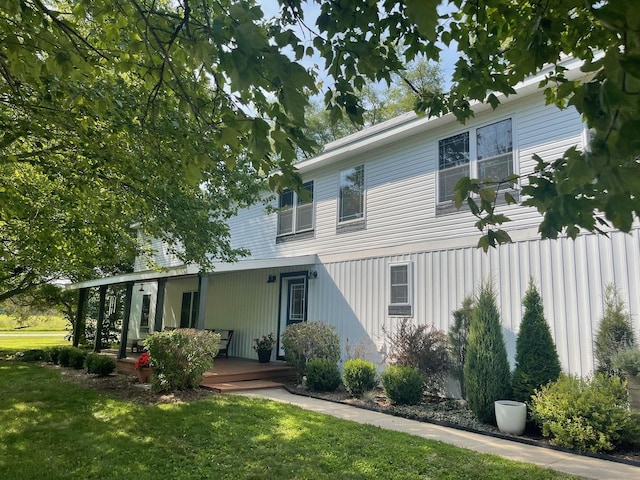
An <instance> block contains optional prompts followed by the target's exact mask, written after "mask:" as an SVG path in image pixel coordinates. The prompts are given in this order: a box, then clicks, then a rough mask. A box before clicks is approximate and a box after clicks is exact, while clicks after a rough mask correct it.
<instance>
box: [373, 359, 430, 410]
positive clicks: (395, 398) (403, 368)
mask: <svg viewBox="0 0 640 480" xmlns="http://www.w3.org/2000/svg"><path fill="white" fill-rule="evenodd" d="M381 379H382V388H384V393H385V394H386V395H387V397H388V398H389V400H391V402H392V403H395V404H397V405H415V404H417V403H420V401H421V400H422V388H423V384H424V379H423V377H422V373H420V370H418V369H417V368H414V367H409V366H407V365H390V366H389V367H388V368H387V369H386V370H385V371H384V372H383V374H382V378H381Z"/></svg>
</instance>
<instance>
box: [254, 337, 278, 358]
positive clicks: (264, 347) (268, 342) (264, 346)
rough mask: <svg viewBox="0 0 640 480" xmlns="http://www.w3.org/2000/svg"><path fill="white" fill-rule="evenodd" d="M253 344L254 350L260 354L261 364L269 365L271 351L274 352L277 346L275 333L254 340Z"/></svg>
mask: <svg viewBox="0 0 640 480" xmlns="http://www.w3.org/2000/svg"><path fill="white" fill-rule="evenodd" d="M253 343H254V345H253V349H254V350H255V351H256V352H257V353H258V361H259V362H260V363H269V361H270V360H271V350H273V346H274V345H275V344H276V339H275V337H274V336H273V333H270V334H269V335H263V336H262V337H260V338H254V339H253Z"/></svg>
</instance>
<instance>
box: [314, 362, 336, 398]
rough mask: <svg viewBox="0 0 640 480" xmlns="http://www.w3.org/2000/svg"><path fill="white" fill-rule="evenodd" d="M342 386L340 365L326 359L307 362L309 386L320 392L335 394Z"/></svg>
mask: <svg viewBox="0 0 640 480" xmlns="http://www.w3.org/2000/svg"><path fill="white" fill-rule="evenodd" d="M339 385H340V370H339V369H338V365H337V364H336V363H335V362H333V361H331V360H329V359H326V358H312V359H311V360H309V361H308V362H307V386H308V387H309V388H310V389H311V390H316V391H318V392H333V391H334V390H335V389H336V388H338V386H339Z"/></svg>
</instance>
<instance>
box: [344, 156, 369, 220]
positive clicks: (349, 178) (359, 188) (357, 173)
mask: <svg viewBox="0 0 640 480" xmlns="http://www.w3.org/2000/svg"><path fill="white" fill-rule="evenodd" d="M362 219H364V165H358V166H357V167H353V168H349V169H347V170H343V171H341V172H340V192H339V195H338V223H342V222H349V221H352V220H362Z"/></svg>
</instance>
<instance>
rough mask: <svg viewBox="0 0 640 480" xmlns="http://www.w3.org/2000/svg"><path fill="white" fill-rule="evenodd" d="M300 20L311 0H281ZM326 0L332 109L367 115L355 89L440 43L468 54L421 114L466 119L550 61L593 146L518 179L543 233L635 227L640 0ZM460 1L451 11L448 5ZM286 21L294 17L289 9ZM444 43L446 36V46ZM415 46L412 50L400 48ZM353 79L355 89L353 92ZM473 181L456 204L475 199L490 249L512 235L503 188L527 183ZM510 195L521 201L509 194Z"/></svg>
mask: <svg viewBox="0 0 640 480" xmlns="http://www.w3.org/2000/svg"><path fill="white" fill-rule="evenodd" d="M280 3H281V5H283V11H284V12H285V13H286V14H288V15H289V17H290V18H292V19H294V20H296V21H297V20H298V19H299V17H300V16H301V15H302V13H301V12H302V10H301V9H300V7H301V5H302V4H303V3H305V2H303V1H302V0H287V1H284V0H281V2H280ZM310 3H317V4H320V15H319V17H318V18H317V21H316V25H315V27H314V29H313V30H312V31H314V32H318V35H317V36H315V37H314V40H313V43H314V47H316V49H317V50H318V51H319V52H320V55H321V56H322V57H323V58H324V59H325V65H324V66H325V68H326V69H327V71H328V72H329V74H330V75H332V76H333V77H334V78H335V79H336V83H335V87H334V88H331V89H329V90H328V91H327V92H326V94H325V100H326V101H327V103H328V104H329V108H330V109H331V112H332V114H335V116H337V117H339V115H340V111H339V110H340V106H341V105H343V106H344V108H345V110H346V112H347V114H348V115H349V117H350V118H354V119H356V120H360V121H361V120H362V115H363V110H362V108H361V106H360V105H359V104H358V102H357V96H356V95H355V93H354V92H355V91H357V89H359V88H362V87H363V86H364V85H366V84H367V83H368V82H369V81H371V80H376V81H386V82H390V81H391V77H392V75H393V73H394V72H395V71H398V70H399V69H401V67H402V65H403V64H406V62H407V61H408V60H412V59H414V58H415V57H416V56H418V55H424V56H425V57H426V58H428V59H429V60H433V61H436V62H437V61H438V59H439V55H440V51H441V47H440V45H442V44H444V45H447V46H454V45H455V46H456V48H457V53H458V55H459V59H458V61H457V62H456V65H455V70H454V72H453V76H452V79H451V80H452V85H453V86H452V88H451V90H450V91H447V92H423V94H422V95H421V98H420V100H419V102H418V103H417V104H416V109H417V111H418V112H424V113H426V114H428V115H439V114H442V113H447V112H453V113H454V114H455V115H456V117H457V118H458V119H459V120H461V121H464V120H466V119H468V118H469V117H470V116H472V103H473V102H474V101H478V102H483V103H488V104H490V105H491V106H492V107H494V108H495V107H497V106H498V105H499V103H500V98H499V97H500V94H504V95H511V94H514V93H515V87H516V85H517V84H518V83H519V82H521V81H522V80H524V79H525V78H526V77H528V76H530V75H532V74H536V73H538V72H540V71H541V70H542V69H543V68H545V69H546V72H547V73H546V74H545V79H544V80H543V81H542V86H543V87H544V89H545V94H546V99H547V102H548V103H550V104H555V105H557V106H558V107H560V108H566V107H568V106H573V107H575V108H576V109H577V111H578V112H579V113H580V114H581V115H582V116H583V118H584V120H585V121H586V123H587V125H588V127H589V128H590V129H591V130H592V132H593V135H592V141H591V143H590V145H589V148H588V151H578V150H577V149H576V148H570V149H568V150H567V151H566V152H565V153H564V154H563V155H562V156H561V157H560V158H557V159H542V158H539V157H536V158H537V160H538V164H537V166H536V168H535V171H534V172H533V173H531V174H527V175H525V176H524V178H521V179H520V182H521V184H522V193H523V194H524V195H523V197H522V198H523V200H522V204H524V205H527V206H530V207H533V208H535V209H537V210H538V211H539V212H540V213H541V214H542V215H543V217H544V218H543V220H542V222H541V224H540V227H539V232H540V234H541V236H542V237H543V238H556V237H557V236H558V235H559V234H561V233H566V234H568V235H569V236H571V237H573V238H575V236H576V235H577V234H578V232H579V231H580V229H586V230H589V231H604V230H606V227H607V226H609V225H611V226H613V227H616V228H619V229H621V230H623V231H629V230H630V228H631V226H632V222H633V220H634V218H638V216H639V215H640V162H639V161H638V158H639V157H640V139H639V138H638V135H636V133H635V132H637V131H638V128H640V108H639V107H640V95H639V94H638V93H639V92H640V67H639V65H640V0H604V1H600V0H586V1H585V0H553V1H549V2H529V1H519V0H488V1H483V2H477V1H468V0H453V1H451V2H444V1H441V0H403V1H397V0H384V1H382V2H364V1H348V2H347V1H335V2H321V1H320V0H312V1H311V2H310ZM447 3H450V4H452V8H450V9H449V11H448V12H446V13H442V14H440V15H439V14H438V7H439V6H441V5H445V4H447ZM285 18H286V15H285ZM439 42H441V43H439ZM401 45H407V46H408V48H407V49H401V48H398V47H399V46H401ZM567 56H569V57H573V58H576V59H579V60H581V61H582V63H583V66H582V72H583V76H582V77H580V78H575V76H571V75H568V74H567V70H566V68H565V67H564V66H563V65H561V62H562V60H564V59H566V58H567ZM350 86H352V87H351V88H350ZM517 181H518V178H517V177H513V178H505V179H501V180H499V181H498V182H497V183H495V182H486V181H484V180H483V179H466V180H465V181H462V182H460V183H459V185H458V187H457V195H456V198H455V200H456V202H457V204H458V205H459V206H460V205H462V204H463V203H468V204H470V206H471V209H472V211H473V213H474V215H476V217H478V222H477V226H478V228H479V229H480V230H482V231H483V232H484V235H483V236H482V237H481V240H480V242H479V246H481V247H483V248H485V249H487V248H489V247H490V246H495V245H497V244H499V243H504V242H509V241H511V239H510V237H509V235H508V234H507V232H506V231H504V230H503V229H502V228H501V225H502V224H503V223H505V222H508V221H509V218H508V217H506V216H505V215H502V214H497V213H496V212H495V205H496V200H497V193H496V190H497V187H499V186H502V185H508V184H511V183H514V182H517ZM505 198H506V200H507V203H511V202H515V199H514V198H513V197H511V196H509V194H508V193H507V194H506V195H505Z"/></svg>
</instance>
